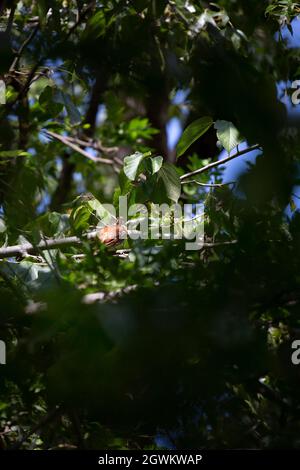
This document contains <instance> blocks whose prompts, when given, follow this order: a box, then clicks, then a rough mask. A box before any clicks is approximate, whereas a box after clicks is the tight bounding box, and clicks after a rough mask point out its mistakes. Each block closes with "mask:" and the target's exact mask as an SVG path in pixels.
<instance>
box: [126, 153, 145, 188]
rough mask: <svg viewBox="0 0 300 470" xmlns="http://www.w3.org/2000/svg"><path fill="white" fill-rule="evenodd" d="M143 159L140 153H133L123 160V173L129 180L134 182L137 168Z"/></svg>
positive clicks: (143, 156)
mask: <svg viewBox="0 0 300 470" xmlns="http://www.w3.org/2000/svg"><path fill="white" fill-rule="evenodd" d="M144 158H145V155H144V154H143V153H141V152H135V153H133V154H132V155H129V156H128V157H125V158H124V173H125V175H126V176H127V178H128V179H129V180H131V181H134V180H135V179H136V176H137V174H138V170H139V166H140V164H141V163H142V161H143V160H144Z"/></svg>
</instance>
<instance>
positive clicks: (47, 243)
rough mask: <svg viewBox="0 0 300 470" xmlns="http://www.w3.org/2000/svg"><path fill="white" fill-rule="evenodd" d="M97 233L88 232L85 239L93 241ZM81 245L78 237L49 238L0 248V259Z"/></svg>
mask: <svg viewBox="0 0 300 470" xmlns="http://www.w3.org/2000/svg"><path fill="white" fill-rule="evenodd" d="M97 234H98V231H95V230H94V231H92V232H88V233H87V234H86V238H87V239H88V240H93V239H94V238H96V236H97ZM82 243H83V239H81V238H79V237H76V236H74V237H65V238H51V239H49V240H43V241H41V242H40V243H38V244H37V245H33V244H31V243H23V244H22V245H13V246H8V247H5V248H0V259H4V258H13V257H15V256H24V255H27V254H28V255H34V254H38V253H40V252H41V251H44V250H51V249H56V248H65V247H67V246H77V245H81V244H82Z"/></svg>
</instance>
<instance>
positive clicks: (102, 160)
mask: <svg viewBox="0 0 300 470" xmlns="http://www.w3.org/2000/svg"><path fill="white" fill-rule="evenodd" d="M45 134H46V135H48V136H50V137H52V138H53V139H56V140H59V141H60V142H62V143H63V144H64V145H66V146H68V147H70V148H71V149H73V150H75V152H78V153H80V154H81V155H83V156H84V157H86V158H88V159H89V160H92V161H93V162H96V163H106V164H107V165H113V164H114V160H113V159H111V160H110V159H108V158H102V157H94V155H91V154H90V153H88V152H86V151H85V150H83V149H82V148H81V147H79V146H78V145H77V144H75V143H73V142H72V141H71V140H70V139H69V138H68V137H65V136H63V135H60V134H56V132H52V131H45ZM72 140H73V139H72Z"/></svg>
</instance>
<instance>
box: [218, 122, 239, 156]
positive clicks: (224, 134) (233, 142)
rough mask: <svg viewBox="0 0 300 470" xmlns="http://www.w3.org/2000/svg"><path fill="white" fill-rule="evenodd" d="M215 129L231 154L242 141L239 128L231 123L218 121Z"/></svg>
mask: <svg viewBox="0 0 300 470" xmlns="http://www.w3.org/2000/svg"><path fill="white" fill-rule="evenodd" d="M215 129H216V130H217V137H218V139H219V141H220V143H221V145H222V146H223V147H224V149H225V150H227V152H228V153H230V152H231V150H233V149H234V148H235V147H236V146H237V145H238V144H240V143H241V141H242V139H241V136H240V134H239V131H238V130H237V128H236V127H235V126H234V125H233V124H232V122H229V121H216V122H215Z"/></svg>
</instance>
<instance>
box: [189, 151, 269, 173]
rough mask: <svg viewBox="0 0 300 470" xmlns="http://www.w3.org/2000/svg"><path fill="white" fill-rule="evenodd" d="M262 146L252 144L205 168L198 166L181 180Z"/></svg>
mask: <svg viewBox="0 0 300 470" xmlns="http://www.w3.org/2000/svg"><path fill="white" fill-rule="evenodd" d="M260 148H261V147H260V145H252V147H248V148H246V149H244V150H240V151H239V152H236V153H235V154H233V155H229V157H226V158H223V159H222V160H218V161H216V162H212V163H209V164H208V165H206V166H204V167H203V168H198V170H195V171H191V172H190V173H186V174H185V175H182V176H180V180H181V181H183V180H185V179H186V178H190V177H191V176H195V175H200V174H201V173H204V172H205V171H208V170H210V169H211V168H214V167H216V166H220V165H224V164H225V163H227V162H230V160H233V159H234V158H237V157H240V156H242V155H245V153H248V152H253V151H254V150H259V149H260Z"/></svg>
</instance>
